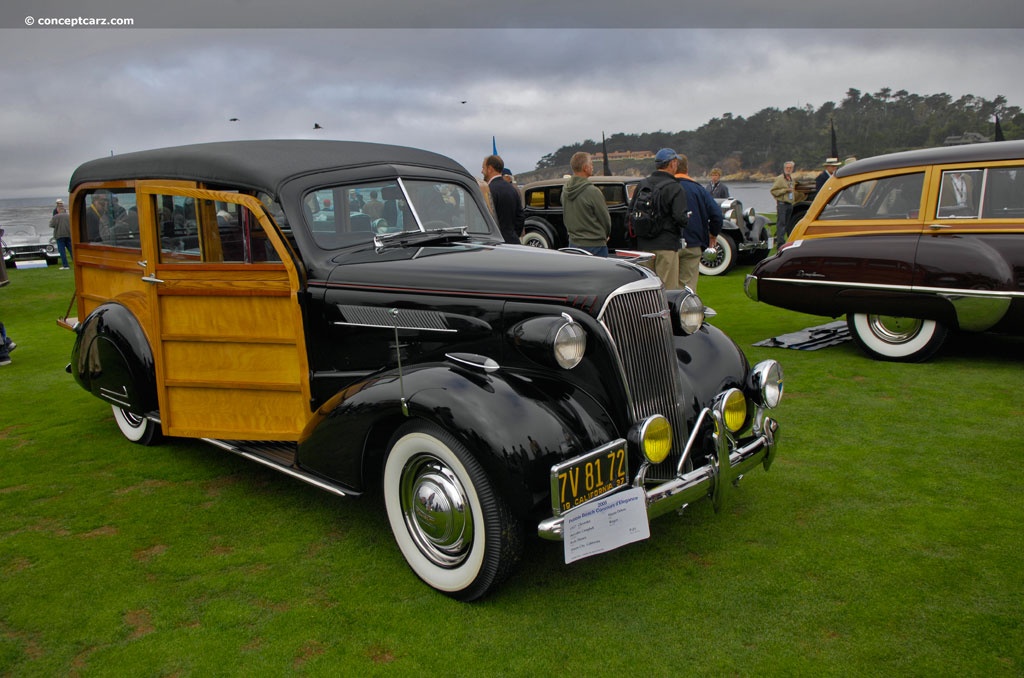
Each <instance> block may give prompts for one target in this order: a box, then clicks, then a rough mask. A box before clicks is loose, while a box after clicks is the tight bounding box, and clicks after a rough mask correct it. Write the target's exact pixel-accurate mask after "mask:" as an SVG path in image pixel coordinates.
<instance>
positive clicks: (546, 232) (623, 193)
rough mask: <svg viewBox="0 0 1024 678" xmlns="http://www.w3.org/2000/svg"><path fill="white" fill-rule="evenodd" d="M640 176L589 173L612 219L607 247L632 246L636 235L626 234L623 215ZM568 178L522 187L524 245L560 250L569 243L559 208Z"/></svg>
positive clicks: (634, 244)
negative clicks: (601, 194) (593, 174)
mask: <svg viewBox="0 0 1024 678" xmlns="http://www.w3.org/2000/svg"><path fill="white" fill-rule="evenodd" d="M640 179H641V177H618V176H610V177H609V176H593V177H590V181H591V183H593V184H594V185H595V186H597V187H598V188H599V189H601V193H603V194H604V202H605V205H607V206H608V213H609V215H610V216H611V218H612V233H611V239H610V240H609V241H608V248H609V249H610V250H618V249H627V250H632V249H635V248H636V238H632V237H630V235H629V231H628V229H627V228H626V214H627V213H628V212H629V201H630V199H631V198H632V197H633V191H634V190H636V185H637V184H638V183H639V182H640ZM568 181H569V180H568V179H567V178H560V179H546V180H544V181H534V182H531V183H529V184H527V185H526V186H524V187H523V210H524V212H525V216H526V226H525V228H524V229H523V237H522V238H521V239H520V242H522V243H523V244H524V245H529V246H530V247H539V248H543V249H561V248H563V247H566V246H568V244H569V232H568V231H567V230H566V228H565V219H564V217H563V214H562V211H563V208H562V189H563V188H565V184H566V183H567V182H568Z"/></svg>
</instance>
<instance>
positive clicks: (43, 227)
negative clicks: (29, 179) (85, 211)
mask: <svg viewBox="0 0 1024 678" xmlns="http://www.w3.org/2000/svg"><path fill="white" fill-rule="evenodd" d="M61 197H62V198H63V199H64V202H65V204H66V203H67V200H68V199H67V197H66V196H61ZM56 199H57V198H56V196H55V197H53V198H0V228H2V229H4V232H5V233H6V234H8V235H10V234H13V233H19V232H21V233H35V234H37V235H52V234H53V231H51V230H50V217H51V216H53V204H54V201H55V200H56Z"/></svg>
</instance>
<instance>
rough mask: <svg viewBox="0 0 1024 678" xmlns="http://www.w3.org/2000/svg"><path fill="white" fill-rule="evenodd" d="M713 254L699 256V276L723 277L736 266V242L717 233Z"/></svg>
mask: <svg viewBox="0 0 1024 678" xmlns="http://www.w3.org/2000/svg"><path fill="white" fill-rule="evenodd" d="M714 245H715V249H714V253H707V254H704V253H702V254H701V255H700V273H701V275H725V274H726V273H728V272H729V271H730V270H731V269H732V267H733V266H735V265H736V255H737V252H736V241H735V240H733V239H732V238H731V237H730V236H728V235H726V234H724V233H719V234H718V236H717V237H716V238H715V244H714Z"/></svg>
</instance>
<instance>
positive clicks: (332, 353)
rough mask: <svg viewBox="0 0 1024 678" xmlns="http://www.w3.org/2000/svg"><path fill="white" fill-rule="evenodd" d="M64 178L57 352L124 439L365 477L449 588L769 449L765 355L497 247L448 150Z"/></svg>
mask: <svg viewBox="0 0 1024 678" xmlns="http://www.w3.org/2000/svg"><path fill="white" fill-rule="evenodd" d="M71 195H72V224H73V231H74V235H73V240H74V246H75V280H76V285H77V311H78V317H77V319H75V318H68V319H66V321H65V322H64V324H65V325H67V326H68V327H73V328H74V330H75V332H76V334H77V339H76V342H75V347H74V350H73V354H72V362H71V364H70V366H69V370H70V371H71V372H72V374H73V375H74V377H75V379H76V380H77V381H78V383H79V384H81V385H82V387H83V388H85V389H87V390H88V391H91V392H92V393H93V394H94V395H96V396H97V397H99V398H100V399H102V400H104V401H106V402H107V403H109V404H110V405H111V407H112V408H113V412H114V416H115V419H116V421H117V423H118V425H119V427H120V429H121V431H122V432H123V433H124V435H126V436H127V437H128V438H129V439H131V440H133V441H135V442H138V443H141V444H153V443H155V442H157V441H158V440H159V438H160V436H161V435H169V436H181V437H191V438H201V439H204V440H207V441H209V442H211V443H212V444H214V445H216V446H218V447H221V448H223V449H226V450H229V451H231V452H234V453H237V454H240V455H243V456H245V457H247V458H249V459H251V460H253V461H256V462H258V463H261V464H264V465H266V466H269V467H271V468H274V469H276V470H279V471H281V472H283V473H285V474H287V475H290V476H292V477H294V478H298V479H301V480H303V481H306V482H308V483H311V484H313V485H316V486H317V487H320V488H322V489H324V490H327V491H329V492H333V493H335V494H338V495H343V496H358V495H361V494H363V493H367V492H369V491H371V490H377V491H379V492H380V493H382V494H383V498H384V505H385V508H386V511H387V515H388V518H389V521H390V524H391V527H392V530H393V532H394V535H395V539H396V541H397V542H398V546H399V548H400V549H401V551H402V553H403V555H404V556H405V558H406V560H407V561H408V563H409V565H410V567H411V568H412V569H413V571H414V572H415V573H416V574H417V575H418V576H419V577H420V578H421V579H422V580H423V581H425V582H426V583H427V584H429V585H430V586H432V587H434V588H435V589H438V590H440V591H443V592H444V593H446V594H448V595H450V596H453V597H455V598H458V599H462V600H472V599H475V598H479V597H480V596H482V595H484V594H485V593H487V592H488V591H489V590H491V589H492V588H493V587H495V586H496V585H497V584H498V583H500V582H501V581H502V580H503V579H504V578H505V577H506V576H507V575H508V574H509V573H510V572H511V571H512V569H513V567H514V566H515V564H516V562H517V561H518V559H519V556H520V553H521V551H522V547H523V539H524V536H525V534H526V532H527V530H530V531H533V530H535V531H536V532H537V533H538V534H539V535H540V536H541V537H543V538H546V539H551V540H563V542H564V544H565V546H564V548H565V550H566V560H567V561H570V560H572V559H575V558H578V557H584V556H588V555H592V554H595V553H600V552H602V551H607V550H611V549H613V548H616V547H617V546H620V545H622V544H623V543H628V542H629V541H635V540H636V539H638V538H643V537H644V536H646V535H647V534H649V532H647V531H646V530H647V520H648V518H650V517H654V516H657V515H660V514H663V513H665V512H667V511H669V510H672V509H677V508H680V507H682V506H684V505H685V504H687V503H690V502H693V501H696V500H698V499H700V498H703V497H710V498H711V499H712V500H713V502H714V503H715V506H716V507H717V506H719V505H720V502H721V501H722V498H723V495H724V494H725V493H726V492H727V491H728V490H731V489H732V487H733V484H734V481H735V480H737V479H738V477H739V476H740V475H741V474H743V473H745V472H746V471H747V470H748V469H749V468H751V467H753V466H755V465H757V464H763V465H764V467H765V468H767V467H768V466H769V464H770V463H771V461H772V459H773V455H774V452H775V437H776V430H777V424H776V422H775V420H774V419H772V418H771V417H769V416H768V410H769V409H770V408H773V407H775V406H776V405H777V404H778V403H779V400H780V398H781V396H782V373H781V371H780V369H779V366H778V364H776V363H775V362H774V361H770V360H769V361H765V362H763V363H760V364H758V365H757V366H755V367H753V368H751V367H750V365H749V363H748V362H747V360H746V358H745V357H744V355H743V353H742V351H741V350H740V349H739V348H738V347H737V346H736V345H735V344H734V343H733V342H732V341H731V340H729V339H728V338H727V337H726V336H725V335H724V334H723V333H722V332H720V331H719V330H717V329H715V328H714V327H713V326H711V325H709V324H706V323H705V322H704V320H705V308H704V305H703V304H702V303H701V301H700V299H699V298H698V297H697V296H696V295H694V294H692V293H690V292H688V291H686V290H683V291H672V292H666V291H665V290H664V289H663V288H662V286H661V284H660V282H659V280H658V278H656V277H654V276H653V275H652V274H651V273H650V272H649V271H648V270H647V269H645V268H643V267H641V266H637V265H634V264H632V263H630V262H628V261H621V260H616V261H612V260H606V259H601V258H597V257H592V256H589V255H581V254H569V253H563V252H555V251H542V250H537V249H535V248H531V247H524V246H519V245H507V244H504V243H503V242H502V239H501V236H500V233H499V231H498V229H497V227H496V225H495V223H494V221H493V220H492V218H491V216H490V214H489V213H488V212H487V209H486V207H485V202H484V200H483V197H482V194H481V193H480V190H479V187H478V185H477V182H476V181H475V180H474V178H473V177H472V176H471V175H470V174H469V173H468V172H467V171H466V170H465V169H464V168H463V167H461V166H460V165H458V164H457V163H455V162H453V161H452V160H450V159H448V158H446V157H444V156H441V155H437V154H434V153H429V152H426V151H421V150H416V149H410V148H401V147H397V146H387V145H378V144H367V143H353V142H340V141H339V142H335V141H251V142H225V143H211V144H200V145H193V146H183V147H179V148H167V149H161V150H153V151H144V152H139V153H129V154H125V155H121V156H115V157H110V158H101V159H99V160H95V161H92V162H88V163H86V164H84V165H82V166H81V167H80V168H78V170H77V171H76V172H75V173H74V175H73V177H72V179H71ZM609 505H610V506H613V507H615V508H614V511H613V514H614V515H615V517H614V518H611V519H607V520H606V518H607V517H608V515H612V514H609V513H608V506H609ZM602 521H603V522H602Z"/></svg>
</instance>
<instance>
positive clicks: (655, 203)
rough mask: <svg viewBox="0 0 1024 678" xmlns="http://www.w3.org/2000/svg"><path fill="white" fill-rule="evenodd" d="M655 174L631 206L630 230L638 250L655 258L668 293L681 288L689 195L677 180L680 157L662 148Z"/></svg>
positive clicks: (639, 189) (640, 188) (641, 186)
mask: <svg viewBox="0 0 1024 678" xmlns="http://www.w3.org/2000/svg"><path fill="white" fill-rule="evenodd" d="M654 163H655V171H654V173H653V174H651V176H649V177H647V178H646V179H644V180H642V181H641V182H640V183H639V184H638V185H637V188H636V191H635V192H634V193H633V200H632V202H631V203H630V205H629V218H630V228H631V229H632V230H633V233H634V234H635V235H636V237H637V247H638V248H639V249H641V250H644V251H645V252H650V253H652V254H653V255H654V272H655V273H657V274H658V277H659V278H661V282H662V283H663V284H664V285H665V289H668V290H677V289H680V287H679V250H680V240H681V239H682V237H683V229H685V228H686V225H687V223H688V222H689V216H688V215H687V210H688V208H687V202H686V192H685V191H683V187H682V186H680V185H679V182H678V181H677V180H676V177H675V173H676V171H677V170H678V169H679V155H678V154H677V153H676V152H675V151H674V150H672V149H671V148H663V149H661V150H660V151H658V152H657V153H656V154H655V155H654Z"/></svg>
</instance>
